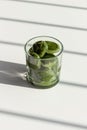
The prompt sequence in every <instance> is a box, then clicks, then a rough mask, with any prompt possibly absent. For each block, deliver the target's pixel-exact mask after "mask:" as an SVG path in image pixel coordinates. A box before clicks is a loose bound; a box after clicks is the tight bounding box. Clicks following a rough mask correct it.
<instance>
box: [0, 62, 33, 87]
mask: <svg viewBox="0 0 87 130" xmlns="http://www.w3.org/2000/svg"><path fill="white" fill-rule="evenodd" d="M25 72H26V66H25V65H22V64H17V63H11V62H5V61H0V83H3V84H9V85H16V86H21V87H30V88H34V86H33V85H32V84H31V83H28V82H27V81H26V78H25Z"/></svg>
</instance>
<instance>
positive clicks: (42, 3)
mask: <svg viewBox="0 0 87 130" xmlns="http://www.w3.org/2000/svg"><path fill="white" fill-rule="evenodd" d="M8 1H11V0H8ZM13 1H16V2H24V3H31V4H39V5H46V6H55V7H63V8H71V9H80V10H87V8H86V7H78V6H71V5H62V4H55V3H47V2H39V1H30V0H29V1H27V0H13Z"/></svg>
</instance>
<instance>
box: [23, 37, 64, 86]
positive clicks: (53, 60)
mask: <svg viewBox="0 0 87 130" xmlns="http://www.w3.org/2000/svg"><path fill="white" fill-rule="evenodd" d="M24 48H25V53H26V68H27V76H26V77H27V80H28V81H29V82H31V83H32V84H33V85H35V86H37V87H39V88H48V87H51V86H54V85H55V84H57V83H58V82H59V77H60V70H61V58H62V52H63V45H62V43H61V42H60V41H59V40H57V39H55V38H53V37H49V36H38V37H34V38H32V39H30V40H29V41H28V42H27V43H26V44H25V47H24Z"/></svg>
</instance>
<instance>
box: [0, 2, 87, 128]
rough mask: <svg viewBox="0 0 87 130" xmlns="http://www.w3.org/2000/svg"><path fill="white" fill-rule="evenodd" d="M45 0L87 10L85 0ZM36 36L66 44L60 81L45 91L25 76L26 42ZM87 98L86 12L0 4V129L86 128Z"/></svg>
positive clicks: (25, 3) (52, 7) (50, 7)
mask: <svg viewBox="0 0 87 130" xmlns="http://www.w3.org/2000/svg"><path fill="white" fill-rule="evenodd" d="M35 1H37V0H35ZM38 1H39V0H38ZM41 2H48V3H55V4H62V5H68V6H70V5H72V6H78V7H85V8H86V7H87V6H86V2H85V0H84V1H79V2H77V1H76V2H75V3H74V2H73V1H72V0H71V1H70V0H69V1H68V0H66V2H65V1H64V0H62V1H60V0H58V1H56V0H55V1H53V0H51V1H50V2H49V1H46V0H41ZM12 20H13V21H12ZM14 20H15V21H14ZM18 20H21V21H18ZM26 21H28V22H27V23H26ZM29 21H30V23H29ZM32 21H35V22H38V23H39V24H37V23H32ZM40 22H41V23H48V24H50V23H51V24H53V25H55V24H56V25H61V27H58V26H56V27H55V26H51V25H50V26H49V25H48V26H47V25H41V24H40ZM63 26H66V27H63ZM68 27H71V28H68ZM72 27H73V28H72ZM75 27H76V28H75ZM38 35H50V36H54V37H56V38H58V39H59V40H60V41H61V42H62V43H63V45H64V53H63V60H62V71H61V82H60V83H59V84H57V85H56V86H55V87H53V88H50V89H44V90H42V89H35V88H32V86H31V85H30V84H27V82H26V81H25V78H24V77H23V75H24V72H25V71H26V70H25V53H24V44H25V43H26V41H27V40H28V39H30V38H31V37H34V36H38ZM86 100H87V10H82V9H71V8H63V7H55V6H46V5H41V4H31V3H27V2H16V1H15V2H14V1H7V0H6V1H5V0H4V1H0V122H1V123H0V129H1V130H4V129H7V130H15V129H18V130H20V129H21V130H25V129H26V130H29V129H30V130H36V129H43V130H44V129H48V130H54V129H55V130H58V129H59V130H75V129H79V130H84V129H87V102H86Z"/></svg>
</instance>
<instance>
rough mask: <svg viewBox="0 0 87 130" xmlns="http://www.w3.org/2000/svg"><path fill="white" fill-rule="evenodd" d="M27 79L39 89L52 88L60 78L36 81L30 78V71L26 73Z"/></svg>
mask: <svg viewBox="0 0 87 130" xmlns="http://www.w3.org/2000/svg"><path fill="white" fill-rule="evenodd" d="M26 80H27V81H28V83H31V84H32V85H33V86H34V88H38V89H46V88H51V87H54V86H55V85H56V84H57V83H58V82H59V78H57V79H56V80H54V81H52V82H50V83H49V82H45V81H41V82H36V81H34V80H32V79H31V78H30V76H29V74H28V73H26Z"/></svg>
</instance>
